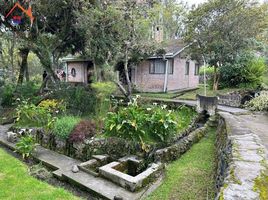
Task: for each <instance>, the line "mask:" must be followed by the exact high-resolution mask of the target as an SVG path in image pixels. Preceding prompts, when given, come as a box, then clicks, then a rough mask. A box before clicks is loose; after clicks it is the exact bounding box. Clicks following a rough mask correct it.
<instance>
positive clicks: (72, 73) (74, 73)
mask: <svg viewBox="0 0 268 200" xmlns="http://www.w3.org/2000/svg"><path fill="white" fill-rule="evenodd" d="M71 75H72V77H76V70H75V68H72V70H71Z"/></svg>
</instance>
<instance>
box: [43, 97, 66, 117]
mask: <svg viewBox="0 0 268 200" xmlns="http://www.w3.org/2000/svg"><path fill="white" fill-rule="evenodd" d="M38 106H39V107H42V108H45V109H46V110H48V111H49V112H50V113H51V114H53V113H54V114H58V113H64V112H65V110H66V106H65V103H64V101H63V100H61V101H60V100H56V99H46V100H44V101H42V102H41V103H40V104H39V105H38Z"/></svg>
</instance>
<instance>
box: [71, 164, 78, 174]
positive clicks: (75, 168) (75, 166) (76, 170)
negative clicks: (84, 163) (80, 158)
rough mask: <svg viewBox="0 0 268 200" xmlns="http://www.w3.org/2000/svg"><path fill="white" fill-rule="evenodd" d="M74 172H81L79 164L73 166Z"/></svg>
mask: <svg viewBox="0 0 268 200" xmlns="http://www.w3.org/2000/svg"><path fill="white" fill-rule="evenodd" d="M72 172H73V173H77V172H79V168H78V166H77V165H74V166H73V167H72Z"/></svg>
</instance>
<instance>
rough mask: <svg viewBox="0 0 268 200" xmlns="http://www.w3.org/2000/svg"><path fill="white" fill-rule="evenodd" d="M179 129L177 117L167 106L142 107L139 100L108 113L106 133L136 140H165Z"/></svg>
mask: <svg viewBox="0 0 268 200" xmlns="http://www.w3.org/2000/svg"><path fill="white" fill-rule="evenodd" d="M176 131H177V123H176V117H175V115H174V113H173V111H171V110H167V109H166V106H161V107H159V106H156V105H155V106H152V107H148V108H147V107H141V106H138V105H137V100H136V99H134V101H133V102H132V103H129V105H128V106H127V107H126V108H121V109H119V111H118V112H116V113H111V112H109V113H108V116H107V118H106V120H105V133H106V134H107V135H110V136H116V137H119V138H124V139H131V140H132V141H134V142H141V143H144V142H152V141H160V142H165V141H167V140H168V139H169V138H171V137H172V136H173V135H174V134H175V133H176Z"/></svg>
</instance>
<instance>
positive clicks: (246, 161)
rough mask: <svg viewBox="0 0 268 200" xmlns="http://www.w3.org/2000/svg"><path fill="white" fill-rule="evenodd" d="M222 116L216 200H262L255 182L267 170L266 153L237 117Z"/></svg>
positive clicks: (221, 114)
mask: <svg viewBox="0 0 268 200" xmlns="http://www.w3.org/2000/svg"><path fill="white" fill-rule="evenodd" d="M219 116H220V117H219V126H218V131H217V145H216V146H217V163H216V165H217V173H216V190H217V196H216V198H215V199H216V200H217V199H220V200H233V199H243V200H253V199H254V200H257V199H260V193H261V189H260V188H258V186H257V185H256V180H257V179H259V178H260V177H262V175H263V173H264V171H265V170H267V160H266V149H265V147H264V146H263V145H262V144H261V140H260V138H259V137H258V136H257V135H256V134H254V133H252V132H251V131H250V130H249V129H247V128H245V126H244V125H243V123H242V122H240V121H239V118H238V117H237V116H234V115H232V114H229V113H225V112H220V113H219Z"/></svg>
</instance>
